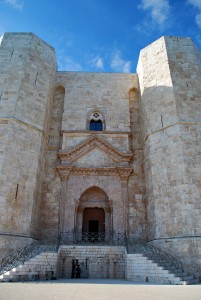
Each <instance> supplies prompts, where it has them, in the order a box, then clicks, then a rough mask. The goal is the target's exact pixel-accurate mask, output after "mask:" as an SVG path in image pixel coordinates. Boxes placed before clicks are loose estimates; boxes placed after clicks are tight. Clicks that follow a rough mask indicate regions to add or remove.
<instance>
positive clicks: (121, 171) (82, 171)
mask: <svg viewBox="0 0 201 300" xmlns="http://www.w3.org/2000/svg"><path fill="white" fill-rule="evenodd" d="M57 171H58V172H59V174H60V177H61V179H62V180H63V181H66V180H68V178H69V176H70V175H82V176H89V175H90V176H117V175H119V176H120V178H121V180H126V181H127V180H128V178H129V176H130V174H131V173H132V171H133V170H132V168H129V167H110V168H106V167H105V168H84V167H77V166H71V167H69V166H65V165H61V166H58V167H57Z"/></svg>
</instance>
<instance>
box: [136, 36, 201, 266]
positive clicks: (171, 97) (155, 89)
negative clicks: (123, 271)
mask: <svg viewBox="0 0 201 300" xmlns="http://www.w3.org/2000/svg"><path fill="white" fill-rule="evenodd" d="M137 72H138V75H139V82H140V90H141V107H142V118H143V133H142V134H143V139H144V159H145V178H146V179H145V180H146V194H147V214H148V224H147V225H148V226H147V228H148V240H150V241H152V242H153V243H155V244H156V245H157V246H160V247H163V248H165V249H166V250H168V251H170V252H172V253H174V255H176V256H177V257H179V258H180V259H181V260H182V261H185V264H187V265H188V266H189V268H190V267H193V268H199V266H198V265H197V264H198V263H201V258H200V252H199V251H200V250H199V249H200V248H201V241H200V232H201V218H200V212H201V211H200V209H201V202H200V199H201V181H200V180H201V159H200V158H201V84H200V80H201V55H200V53H199V51H198V50H197V48H196V47H195V45H194V44H193V42H192V40H191V39H190V38H176V37H162V38H160V39H159V40H157V41H156V42H154V43H153V44H151V45H149V46H148V47H146V48H145V49H143V50H142V51H141V53H140V58H139V63H138V68H137ZM192 253H193V255H191V254H192ZM195 260H196V262H195ZM196 265H197V266H196Z"/></svg>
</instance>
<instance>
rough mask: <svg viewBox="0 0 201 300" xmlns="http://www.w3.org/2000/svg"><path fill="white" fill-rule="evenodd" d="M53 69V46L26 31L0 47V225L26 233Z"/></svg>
mask: <svg viewBox="0 0 201 300" xmlns="http://www.w3.org/2000/svg"><path fill="white" fill-rule="evenodd" d="M55 71H56V60H55V54H54V50H53V49H52V48H51V47H50V46H48V45H47V44H46V43H45V42H43V41H41V40H40V39H39V38H38V37H36V36H35V35H33V34H29V33H8V34H5V35H4V36H3V39H2V42H1V47H0V98H1V101H0V130H1V136H0V145H1V146H0V147H1V150H0V163H1V165H0V170H1V175H0V186H1V189H0V207H1V214H0V231H1V232H7V233H9V232H12V233H13V234H15V233H18V234H25V235H29V234H30V233H31V232H33V231H35V230H36V228H37V223H38V200H39V198H40V197H41V182H42V178H43V169H44V149H45V145H46V140H47V136H46V135H47V126H48V119H49V110H50V107H51V90H52V85H53V82H54V75H55Z"/></svg>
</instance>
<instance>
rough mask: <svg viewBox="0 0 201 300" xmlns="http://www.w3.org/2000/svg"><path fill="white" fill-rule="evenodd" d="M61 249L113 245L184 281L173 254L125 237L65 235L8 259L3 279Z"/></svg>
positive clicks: (37, 243) (1, 271)
mask: <svg viewBox="0 0 201 300" xmlns="http://www.w3.org/2000/svg"><path fill="white" fill-rule="evenodd" d="M60 245H89V246H90V245H100V246H101V245H110V246H125V247H126V249H127V252H128V253H141V254H143V255H145V256H146V257H148V258H149V259H151V260H153V261H154V262H156V263H158V265H160V266H162V267H164V268H166V269H167V270H169V271H171V272H173V273H174V274H176V275H177V276H179V277H182V278H183V274H184V271H183V266H182V263H181V261H179V260H178V259H177V258H175V257H174V256H172V255H171V254H169V253H167V252H165V251H163V250H161V249H159V248H157V247H155V246H153V245H150V244H149V243H147V242H146V241H145V240H142V239H137V238H131V237H126V234H125V233H99V232H91V233H89V232H83V233H72V232H62V233H61V234H60V235H59V237H55V236H51V235H49V236H46V237H44V238H42V239H41V240H40V241H39V240H38V241H35V242H33V243H31V244H29V245H27V246H25V247H23V248H20V249H17V250H16V251H14V252H13V253H11V254H10V255H8V256H6V257H4V258H3V259H2V260H1V263H0V275H2V274H4V273H6V272H7V271H9V270H11V269H13V268H15V267H17V266H18V265H20V264H24V263H25V261H27V260H29V259H30V258H32V257H34V256H36V255H38V254H40V253H41V252H45V251H57V250H58V248H59V246H60Z"/></svg>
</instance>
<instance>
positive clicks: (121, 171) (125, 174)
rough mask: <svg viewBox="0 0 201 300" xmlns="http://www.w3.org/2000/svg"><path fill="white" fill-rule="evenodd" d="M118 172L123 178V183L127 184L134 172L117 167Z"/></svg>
mask: <svg viewBox="0 0 201 300" xmlns="http://www.w3.org/2000/svg"><path fill="white" fill-rule="evenodd" d="M117 171H118V173H119V176H120V177H121V180H122V181H123V182H127V181H128V178H129V176H130V175H131V173H132V171H133V170H132V169H131V168H124V167H117Z"/></svg>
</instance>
